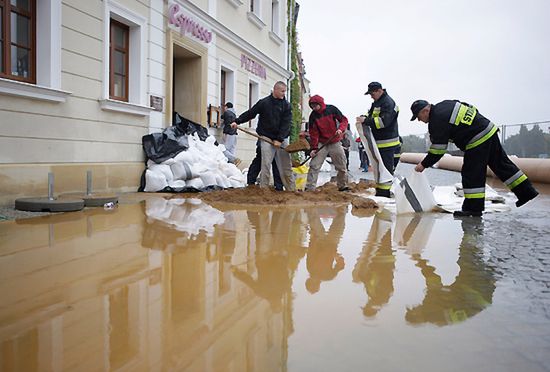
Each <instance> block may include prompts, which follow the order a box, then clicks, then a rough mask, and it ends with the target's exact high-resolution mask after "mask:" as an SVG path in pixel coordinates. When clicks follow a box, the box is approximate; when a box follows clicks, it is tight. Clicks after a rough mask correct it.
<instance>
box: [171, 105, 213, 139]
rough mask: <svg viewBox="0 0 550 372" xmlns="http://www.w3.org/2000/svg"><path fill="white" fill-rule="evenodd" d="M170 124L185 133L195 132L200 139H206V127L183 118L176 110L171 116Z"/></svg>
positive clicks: (191, 133)
mask: <svg viewBox="0 0 550 372" xmlns="http://www.w3.org/2000/svg"><path fill="white" fill-rule="evenodd" d="M172 126H174V127H177V128H178V129H179V130H180V131H181V132H182V133H185V134H187V135H193V134H194V133H197V135H198V136H199V139H200V140H201V141H206V138H207V137H208V129H206V128H205V127H203V126H202V125H200V124H198V123H195V122H194V121H191V120H189V119H186V118H184V117H183V116H181V115H180V114H178V113H177V112H174V115H173V116H172Z"/></svg>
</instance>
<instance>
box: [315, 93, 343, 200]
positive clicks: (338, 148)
mask: <svg viewBox="0 0 550 372" xmlns="http://www.w3.org/2000/svg"><path fill="white" fill-rule="evenodd" d="M309 107H311V109H312V110H313V112H312V113H311V114H310V115H309V136H310V141H311V153H310V156H311V162H310V163H309V172H308V174H307V182H306V191H312V190H315V187H316V185H317V177H318V176H319V170H320V169H321V166H322V165H323V162H324V161H325V159H326V157H327V155H329V156H330V157H331V159H332V164H333V165H334V168H336V171H337V173H336V185H337V186H338V190H339V191H349V190H350V188H349V187H348V186H347V183H348V171H347V166H346V154H345V153H344V148H343V147H342V142H341V140H342V136H343V133H344V132H345V131H346V129H347V127H348V119H347V118H346V117H345V116H344V115H342V113H341V112H340V110H338V108H337V107H336V106H333V105H326V104H325V100H324V99H323V97H321V96H319V95H314V96H312V97H311V98H310V99H309ZM319 145H321V146H320V147H319Z"/></svg>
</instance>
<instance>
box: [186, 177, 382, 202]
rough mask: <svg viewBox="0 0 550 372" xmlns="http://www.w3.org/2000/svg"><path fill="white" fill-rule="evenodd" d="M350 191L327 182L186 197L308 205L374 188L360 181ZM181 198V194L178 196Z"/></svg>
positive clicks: (341, 199) (350, 197)
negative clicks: (299, 187)
mask: <svg viewBox="0 0 550 372" xmlns="http://www.w3.org/2000/svg"><path fill="white" fill-rule="evenodd" d="M349 186H350V188H351V191H349V192H342V191H338V188H337V187H336V184H335V183H332V182H329V183H326V184H325V185H323V186H321V187H318V188H317V189H316V190H315V191H294V192H290V191H275V190H274V189H271V188H260V187H259V186H248V187H245V188H239V189H229V190H221V191H211V192H202V193H197V194H191V195H186V196H187V197H194V198H199V199H202V200H204V201H206V202H224V203H235V204H247V205H250V204H254V205H308V204H318V203H319V204H321V203H322V204H327V203H348V202H350V201H352V200H353V199H355V198H357V195H355V194H356V193H363V192H365V191H366V190H367V189H368V188H372V187H374V184H373V183H372V182H368V181H364V180H361V181H360V182H359V183H350V184H349ZM179 195H180V196H181V194H179Z"/></svg>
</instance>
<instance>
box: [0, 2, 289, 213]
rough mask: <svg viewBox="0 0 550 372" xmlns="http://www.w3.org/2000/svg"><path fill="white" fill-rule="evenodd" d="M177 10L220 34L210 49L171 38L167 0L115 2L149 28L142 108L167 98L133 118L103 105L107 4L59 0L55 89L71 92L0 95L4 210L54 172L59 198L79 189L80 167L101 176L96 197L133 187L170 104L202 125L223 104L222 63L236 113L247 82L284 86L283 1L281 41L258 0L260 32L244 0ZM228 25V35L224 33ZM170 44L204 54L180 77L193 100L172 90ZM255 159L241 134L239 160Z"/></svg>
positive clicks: (42, 187)
mask: <svg viewBox="0 0 550 372" xmlns="http://www.w3.org/2000/svg"><path fill="white" fill-rule="evenodd" d="M180 3H181V4H183V5H185V7H187V8H189V9H191V11H190V10H189V9H187V10H186V11H187V12H188V13H190V14H191V15H192V16H197V19H198V20H199V22H200V23H202V24H203V25H204V26H205V27H206V28H208V29H212V30H213V29H217V30H218V32H214V35H213V36H214V39H213V41H212V43H210V44H204V43H200V42H197V41H196V40H195V39H193V38H190V37H185V36H181V35H179V34H178V33H177V32H176V31H175V30H173V29H170V31H167V27H168V26H167V22H168V18H167V7H168V4H169V1H162V0H141V1H137V0H116V2H115V3H114V6H115V7H118V6H120V7H121V8H124V11H125V12H128V13H129V14H131V15H132V16H135V17H137V18H139V19H143V20H145V23H146V24H145V27H146V29H145V30H144V31H145V32H144V37H145V39H144V40H143V45H144V49H145V51H144V54H145V55H144V63H145V68H144V75H147V77H146V78H145V79H144V86H142V87H141V89H140V90H141V93H142V94H144V95H145V96H146V100H147V102H146V103H142V104H145V105H147V104H148V99H149V94H154V95H157V96H160V97H162V98H163V99H164V111H163V112H150V113H149V114H145V115H136V114H130V113H123V112H119V111H107V110H104V109H102V108H101V103H100V101H101V100H102V99H104V98H105V97H104V91H105V84H106V82H105V81H104V80H105V77H104V73H105V72H104V71H105V69H106V67H105V65H104V62H105V61H104V53H105V46H106V44H105V40H104V30H105V24H104V21H103V19H104V18H105V9H106V8H105V7H106V6H109V4H111V3H109V2H108V1H100V0H92V1H85V2H82V1H79V0H62V1H61V30H60V39H61V56H60V57H61V85H60V86H59V87H58V89H59V90H62V91H66V92H69V93H70V94H69V95H68V96H67V99H66V101H65V102H59V103H58V102H52V101H43V100H36V99H31V98H27V97H20V96H12V95H5V94H1V93H0V205H9V204H12V203H13V201H14V200H15V199H16V198H18V197H24V196H45V195H46V194H47V189H46V188H47V173H48V172H50V171H53V172H54V173H55V174H56V184H55V191H56V194H57V193H61V192H82V191H83V187H84V186H85V185H84V182H85V174H86V170H88V169H90V168H93V169H98V171H97V172H95V171H94V178H95V177H96V175H97V177H98V178H99V181H98V185H97V186H96V187H95V188H94V191H96V192H104V191H109V192H123V191H129V190H136V189H137V187H138V185H139V179H140V176H141V172H142V171H143V169H144V165H143V160H144V154H143V150H142V145H141V138H142V136H143V135H145V134H148V133H149V132H150V131H153V132H158V131H160V130H162V129H163V128H164V127H166V126H168V125H170V123H171V121H172V118H171V113H172V110H173V107H172V100H173V98H175V100H176V106H177V109H178V110H179V109H180V107H181V108H182V109H183V110H182V111H185V112H189V113H190V114H189V115H188V116H189V117H190V119H192V120H195V121H197V122H199V123H203V124H204V123H206V121H207V117H206V111H207V107H208V105H209V104H212V105H215V106H217V105H219V94H220V66H221V64H222V63H230V64H231V66H232V69H233V70H234V71H235V89H234V104H235V106H236V111H237V114H240V113H242V112H243V111H245V110H246V109H248V100H249V98H248V83H249V80H253V81H256V82H258V83H259V94H258V98H261V97H264V96H266V95H268V94H270V92H271V88H272V86H273V84H274V83H275V82H276V81H277V80H286V77H285V68H286V35H285V32H286V1H281V4H280V17H279V19H280V25H279V30H280V32H279V34H280V35H281V37H282V39H284V41H283V42H281V43H277V42H276V41H274V38H273V35H272V36H271V37H270V31H271V1H267V0H262V6H261V16H260V18H261V19H262V20H263V22H264V23H265V25H263V26H261V27H258V26H257V25H255V24H254V23H253V22H251V21H250V20H249V16H248V14H247V13H248V9H249V0H243V1H242V4H240V5H238V4H239V0H234V2H232V0H216V1H214V0H192V1H189V2H188V1H183V0H182V1H181V2H180ZM232 3H233V4H237V6H234V5H232ZM194 13H197V14H194ZM220 24H221V25H223V26H221V28H220ZM225 28H228V29H230V30H231V31H230V32H229V33H227V35H223V34H220V32H222V31H223V30H225ZM220 30H221V31H220ZM275 39H276V38H275ZM174 44H177V45H178V46H181V47H183V48H185V49H187V50H189V51H191V52H192V53H194V54H195V55H197V56H199V57H200V59H199V60H200V62H198V61H195V62H193V63H192V64H191V65H192V69H191V70H188V69H187V70H186V71H189V72H190V75H189V76H190V79H185V80H186V81H189V80H190V81H191V85H192V92H194V94H193V95H191V96H190V95H189V93H185V92H182V93H181V94H174V92H173V91H172V78H173V76H174V75H173V68H174V67H173V66H172V60H173V57H174V54H173V53H174V48H173V45H174ZM241 54H245V55H246V56H248V57H249V58H251V59H254V60H255V61H257V62H259V63H260V64H262V65H263V66H264V67H265V68H266V72H267V79H265V80H263V79H261V78H260V77H258V76H255V75H253V74H252V73H250V72H248V71H246V70H244V68H241V65H240V63H241V62H240V57H241ZM180 66H182V65H180ZM131 68H132V67H131ZM176 68H177V67H176ZM176 78H177V76H176ZM186 94H187V96H186ZM189 102H191V104H189ZM211 134H213V135H215V136H216V137H217V138H218V139H220V138H221V130H219V129H212V130H211ZM254 153H255V139H252V138H249V137H248V136H246V135H242V136H239V143H238V152H237V156H238V157H240V158H241V159H242V160H244V162H243V165H244V166H246V165H247V163H248V162H249V161H250V160H252V158H253V157H254ZM67 169H71V172H72V176H71V177H69V178H67V177H58V176H57V174H58V173H59V172H65V171H66V170H67ZM99 169H100V170H99ZM94 184H95V181H94Z"/></svg>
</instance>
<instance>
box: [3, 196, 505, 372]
mask: <svg viewBox="0 0 550 372" xmlns="http://www.w3.org/2000/svg"><path fill="white" fill-rule="evenodd" d="M352 213H353V212H352ZM61 216H64V217H61ZM346 219H348V220H346ZM358 221H359V222H360V223H357V222H358ZM369 222H372V224H371V226H370V230H369V232H368V235H367V237H366V239H365V240H364V241H362V240H360V239H355V237H352V238H351V237H350V236H352V235H353V234H355V231H353V229H356V228H358V227H359V229H360V227H361V226H365V224H368V223H369ZM442 222H445V223H442ZM440 224H441V225H440ZM459 224H460V226H461V228H462V233H463V236H462V238H461V239H460V237H457V238H456V243H453V242H452V239H451V235H453V234H450V233H447V232H446V230H445V228H446V227H448V226H451V225H452V226H453V227H456V229H457V231H460V230H459V229H458V226H459ZM440 226H443V229H440V228H436V227H440ZM442 230H443V232H442V234H443V238H439V239H435V241H432V240H431V239H432V238H433V236H434V235H436V234H437V233H438V232H440V231H442ZM482 231H483V225H481V224H480V222H479V221H478V220H475V219H465V220H463V221H455V220H452V219H445V220H444V221H442V220H441V219H438V218H437V217H434V216H431V215H422V216H421V215H412V216H405V217H404V216H399V217H397V218H396V217H395V216H393V217H392V216H391V215H389V214H385V213H376V214H375V215H374V216H368V217H357V218H356V217H354V216H350V214H349V213H348V211H347V208H346V207H338V208H306V209H300V208H285V209H277V208H273V209H269V208H261V207H257V208H249V209H247V210H233V209H231V210H223V209H216V208H213V207H211V206H208V205H205V204H203V203H197V202H195V201H193V202H190V201H182V200H164V199H158V200H157V199H155V200H152V201H150V202H147V204H142V205H122V206H120V207H118V208H116V209H115V210H113V211H102V210H98V211H94V210H90V211H84V212H79V213H75V214H67V215H57V216H50V217H46V218H40V219H34V220H27V221H25V222H23V221H18V222H4V223H0V296H1V298H2V301H1V302H0V344H1V348H0V370H2V371H12V370H23V371H35V370H120V369H126V370H132V371H141V370H143V371H146V370H192V371H245V370H250V371H253V370H256V371H284V370H286V369H287V360H288V354H289V347H288V342H289V337H290V336H291V335H295V333H298V332H297V331H296V332H295V327H296V328H298V326H299V327H301V330H302V332H303V331H304V328H306V331H305V332H304V333H306V334H307V336H308V337H309V336H310V334H311V332H310V331H311V329H312V328H316V329H321V328H322V330H321V333H319V334H320V335H322V337H326V339H319V340H314V342H313V343H314V344H315V345H313V346H315V347H318V346H319V345H321V346H322V345H323V344H324V343H327V344H329V345H331V347H333V346H334V347H335V345H336V344H340V343H345V341H346V340H350V341H353V343H356V340H357V339H353V337H357V338H358V339H361V340H362V341H365V340H367V339H368V337H367V336H369V335H366V334H364V333H362V332H363V328H362V327H361V321H363V320H364V319H365V317H367V318H369V319H373V318H374V317H380V318H382V317H381V314H382V313H384V314H388V313H390V317H391V315H393V316H395V317H396V318H394V319H392V327H393V326H395V324H396V323H398V322H396V320H397V321H401V323H403V325H404V326H407V327H408V329H409V330H410V329H412V327H410V325H418V324H435V325H438V326H443V325H449V324H457V323H458V322H460V321H462V320H465V319H467V318H469V317H472V316H474V315H475V314H478V313H479V312H481V311H483V310H484V309H486V308H487V307H488V306H489V305H490V304H491V303H492V296H493V292H494V291H495V278H494V273H493V270H492V269H491V268H490V267H488V265H486V262H485V261H484V259H483V255H482V248H483V245H481V241H482ZM360 233H361V234H362V231H361V232H360ZM445 234H447V235H449V236H446V235H445ZM434 247H437V248H438V249H439V251H442V252H443V254H445V255H446V256H452V254H453V252H455V253H456V251H458V260H453V261H457V262H456V263H457V264H458V267H459V271H458V273H457V275H456V277H453V279H452V281H451V282H449V283H448V284H445V283H446V282H445V280H443V278H442V272H447V271H448V270H447V269H446V268H444V269H442V268H441V267H440V265H439V264H438V263H437V260H433V259H432V258H430V250H433V249H434ZM306 253H307V257H306ZM344 256H345V257H346V260H347V262H353V260H355V261H356V262H355V264H354V265H349V264H348V265H347V266H346V265H345V262H344ZM304 258H305V260H304V261H302V259H304ZM453 264H454V262H453ZM407 267H409V268H410V272H407V270H406V269H407ZM403 268H405V269H403ZM400 269H401V270H402V271H401V272H400ZM438 270H439V271H438ZM400 280H406V281H409V280H410V281H416V283H420V284H419V286H417V287H415V286H414V285H411V286H409V287H408V288H407V289H408V290H411V291H413V290H414V291H417V292H418V297H417V298H413V300H411V301H409V299H410V298H412V296H411V297H410V298H407V301H408V302H406V301H403V302H399V301H394V299H395V298H396V297H399V296H397V295H395V294H394V292H396V293H399V291H398V289H400V286H401V285H402V284H403V281H400ZM328 281H332V283H331V286H329V285H327V282H328ZM352 281H353V282H355V283H360V285H359V286H354V285H352V284H351V283H352ZM323 282H324V283H323ZM304 283H306V284H305V285H306V289H307V290H308V291H309V292H310V293H315V296H309V295H306V296H304V295H301V293H305V291H306V289H304ZM332 284H334V285H332ZM321 287H322V289H323V290H320V288H321ZM329 287H330V288H329ZM363 288H364V290H363ZM424 288H425V291H424V292H423V290H424ZM402 292H403V291H402ZM331 293H337V294H338V297H337V298H333V297H330V296H331ZM365 295H366V299H365ZM392 297H393V299H392ZM325 299H328V300H329V301H331V303H330V305H331V306H332V307H331V308H330V311H332V310H333V309H334V308H336V307H337V306H341V307H342V308H341V309H338V310H342V311H341V312H338V314H345V316H341V317H338V316H334V313H330V314H327V312H328V311H329V310H327V308H325V307H323V305H326V304H327V303H326V302H324V301H325ZM358 299H359V300H358ZM297 304H300V305H301V306H302V307H301V308H299V309H298V310H297V306H298V305H297ZM351 304H353V305H351ZM359 304H360V305H362V306H361V307H362V314H361V312H359V311H358V310H357V306H358V305H359ZM308 306H309V307H308ZM392 306H395V307H398V311H393V312H391V311H388V310H389V309H391V308H392ZM345 307H347V308H349V309H350V311H349V314H351V313H353V314H356V316H357V317H358V318H360V321H357V320H356V319H355V318H353V316H349V314H348V313H346V312H345V311H346V309H344V308H345ZM304 308H306V309H307V322H303V323H300V324H295V320H294V319H295V318H297V317H298V316H297V313H300V311H303V309H304ZM382 309H383V310H384V311H381V310H382ZM314 312H315V313H316V314H313V313H314ZM323 312H325V315H327V317H330V319H331V321H330V322H331V323H333V324H332V327H333V328H332V329H331V328H330V326H327V325H326V324H321V325H320V324H319V323H315V319H316V316H319V314H320V315H322V313H323ZM396 314H397V315H396ZM300 319H303V318H300ZM405 320H406V322H407V323H405ZM346 326H348V327H349V328H348V329H346V328H345V327H346ZM307 327H311V328H309V329H307ZM417 328H422V327H416V328H415V329H417ZM448 328H450V327H448ZM448 328H447V329H448ZM453 328H454V327H453ZM323 330H325V331H326V333H323V332H322V331H323ZM342 330H345V331H342ZM371 330H372V328H371ZM338 332H342V333H343V335H342V334H338ZM382 333H383V332H381V333H380V334H382ZM407 334H411V333H407ZM407 334H406V332H404V333H403V335H405V336H406V335H407ZM323 335H324V336H323ZM350 335H351V336H350ZM371 336H372V334H371ZM338 337H341V338H338ZM328 340H330V342H329V341H328ZM306 341H311V340H310V339H307V340H306ZM378 341H379V339H377V340H376V342H374V341H372V344H377V343H378ZM371 346H372V345H371ZM300 347H304V346H303V345H300ZM358 349H361V350H363V349H362V346H361V347H358ZM296 350H298V352H299V351H300V350H304V349H300V348H298V349H296ZM349 350H351V351H353V350H352V349H349ZM392 350H393V349H392ZM295 352H296V351H295ZM361 355H362V352H361ZM392 355H393V354H392ZM308 358H309V356H308ZM308 358H304V360H306V359H307V360H309V359H308Z"/></svg>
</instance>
